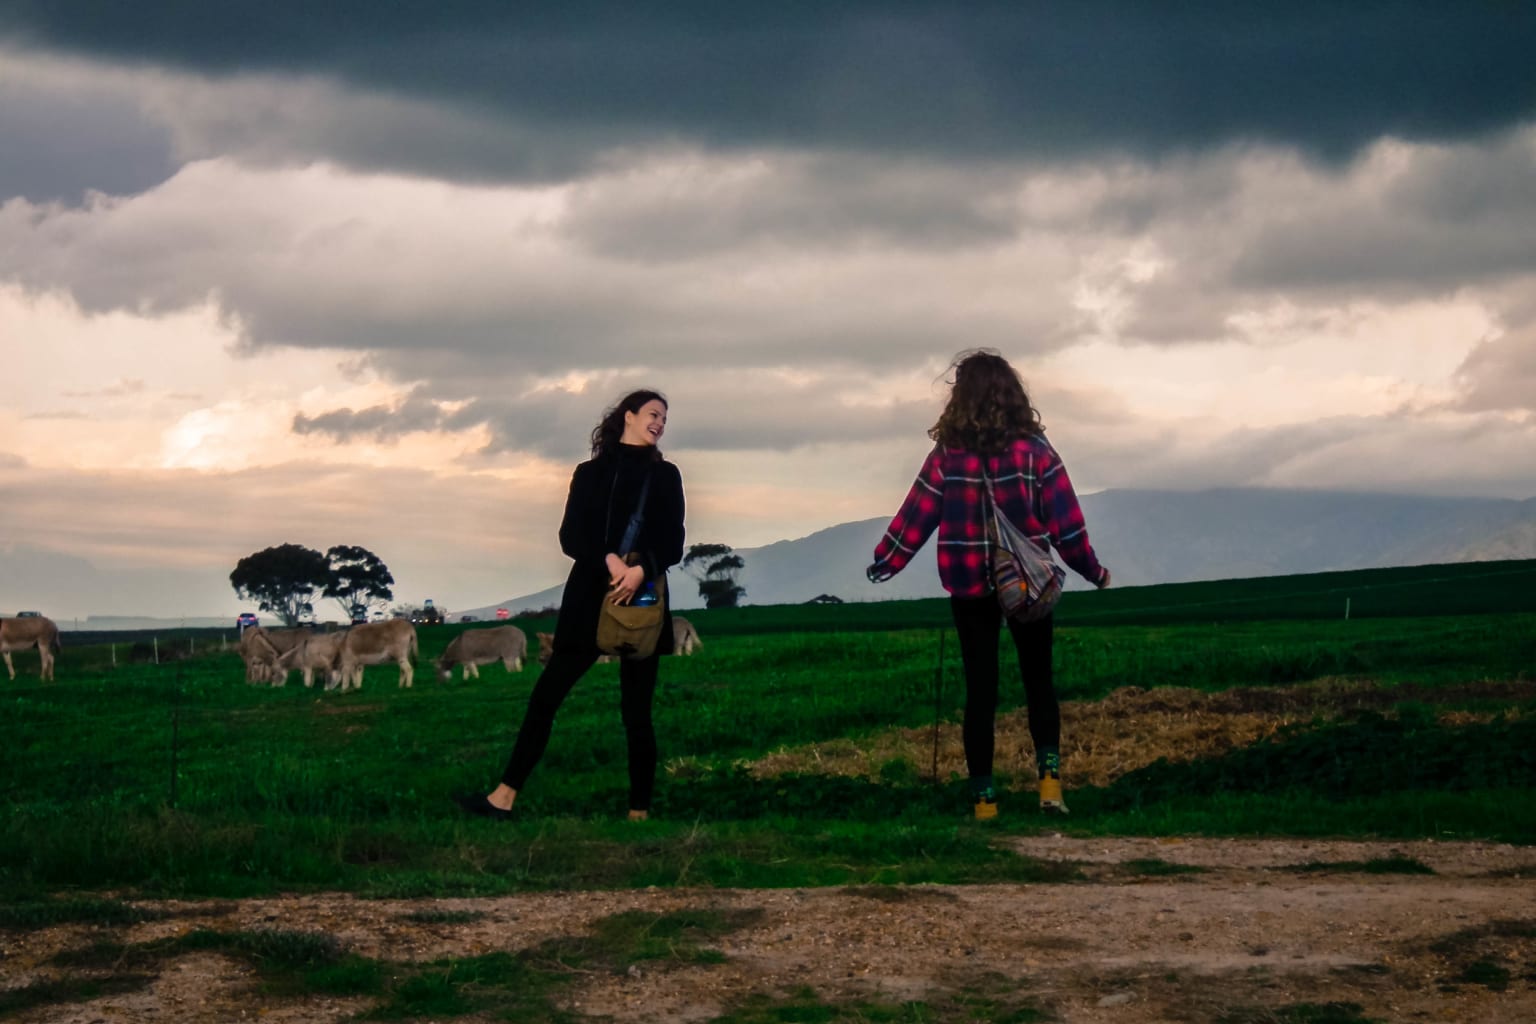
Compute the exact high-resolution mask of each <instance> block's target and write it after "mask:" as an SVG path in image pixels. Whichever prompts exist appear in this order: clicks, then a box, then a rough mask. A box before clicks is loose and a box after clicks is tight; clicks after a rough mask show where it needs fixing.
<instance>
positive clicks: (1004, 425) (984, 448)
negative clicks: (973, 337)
mask: <svg viewBox="0 0 1536 1024" xmlns="http://www.w3.org/2000/svg"><path fill="white" fill-rule="evenodd" d="M949 368H950V369H951V370H953V371H954V376H953V378H952V379H951V380H950V382H949V384H950V392H949V402H948V404H946V405H945V406H944V412H943V414H942V415H940V416H939V421H938V422H937V423H935V424H934V425H933V428H932V429H931V430H929V431H928V436H929V437H931V438H933V439H934V440H935V441H937V442H938V443H939V444H941V445H944V446H945V447H946V448H961V449H964V450H965V451H971V452H980V453H981V454H984V455H992V454H996V453H998V452H1001V451H1003V450H1004V449H1006V448H1007V447H1008V446H1009V445H1010V444H1012V443H1013V442H1014V441H1016V440H1018V439H1019V438H1021V437H1028V436H1031V435H1036V436H1038V435H1041V434H1044V433H1045V427H1044V426H1042V425H1041V423H1040V413H1039V412H1038V411H1037V410H1036V409H1035V407H1034V406H1033V405H1031V404H1030V401H1029V396H1028V395H1027V394H1025V393H1024V384H1023V382H1022V381H1020V380H1019V375H1018V373H1017V372H1016V371H1015V370H1014V368H1013V367H1012V366H1011V365H1009V363H1008V360H1006V359H1004V358H1003V357H1002V356H1001V355H999V354H998V353H997V352H995V351H994V350H992V349H989V348H977V349H967V350H966V351H964V352H961V353H960V354H959V355H957V356H955V358H954V361H953V362H951V363H950V364H949Z"/></svg>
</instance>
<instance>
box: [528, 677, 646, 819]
mask: <svg viewBox="0 0 1536 1024" xmlns="http://www.w3.org/2000/svg"><path fill="white" fill-rule="evenodd" d="M596 662H597V651H595V650H594V651H591V652H590V653H582V654H572V653H562V652H560V651H556V652H555V653H554V654H553V655H551V656H550V659H549V664H548V665H545V666H544V671H543V672H542V673H540V674H539V680H538V682H536V683H534V684H533V693H531V694H530V695H529V696H528V711H527V712H526V713H525V714H524V715H523V726H522V728H521V729H519V730H518V732H517V742H516V743H514V744H513V745H512V756H511V757H510V758H508V759H507V770H506V771H504V772H502V773H501V781H502V782H505V783H506V784H507V785H509V786H511V787H512V788H513V789H517V790H521V789H522V788H523V784H524V783H525V782H527V781H528V776H529V774H530V773H531V772H532V771H533V766H534V765H536V764H538V763H539V758H541V757H543V756H544V749H545V748H546V747H548V746H549V734H550V731H551V730H552V729H553V728H554V725H555V712H557V711H559V710H560V705H561V704H563V703H565V698H566V697H567V695H569V694H570V692H571V687H573V686H575V685H576V681H577V680H578V679H580V678H581V677H582V676H583V675H585V674H586V672H587V669H589V668H591V667H592V666H593V665H594V664H596ZM660 664H661V656H660V655H652V656H651V657H649V658H645V659H643V660H640V661H630V660H629V659H627V658H626V659H622V660H621V661H620V662H619V712H620V716H621V717H622V719H623V721H624V736H625V740H626V741H627V743H628V745H629V808H630V810H633V811H648V810H650V809H651V794H652V793H653V792H654V791H655V788H656V728H655V726H654V725H652V723H651V703H652V701H653V699H654V698H655V696H656V670H657V668H658V666H659V665H660Z"/></svg>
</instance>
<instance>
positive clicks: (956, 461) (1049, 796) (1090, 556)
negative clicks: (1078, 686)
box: [866, 349, 1109, 820]
mask: <svg viewBox="0 0 1536 1024" xmlns="http://www.w3.org/2000/svg"><path fill="white" fill-rule="evenodd" d="M952 368H953V370H954V383H953V385H952V387H951V389H950V395H949V402H948V404H947V405H946V406H945V408H944V413H943V415H941V416H940V417H939V422H938V423H936V424H934V426H933V429H931V430H929V431H928V436H929V437H931V438H933V440H934V441H935V442H936V443H935V445H934V448H933V451H932V452H930V453H929V454H928V458H927V459H926V460H924V462H923V468H922V469H921V470H919V471H918V474H917V480H916V481H914V482H913V484H912V490H911V491H909V492H908V493H907V500H906V501H904V502H902V505H901V509H900V511H898V512H897V513H896V518H894V519H892V520H891V525H890V526H889V527H888V528H887V529H886V531H885V536H884V537H883V538H882V539H881V541H880V544H879V546H877V547H876V548H875V560H874V563H873V564H872V565H870V567H869V568H868V569H867V570H866V573H867V575H868V576H869V578H870V580H871V581H873V582H875V583H880V582H883V581H885V580H888V579H890V578H891V577H892V576H894V575H896V574H897V573H898V572H900V571H901V570H902V569H904V568H906V566H907V563H908V562H910V561H911V560H912V557H913V556H914V555H916V554H917V552H918V549H919V548H921V547H922V546H923V544H924V543H925V542H926V541H927V540H928V537H929V536H930V535H931V534H932V533H933V531H934V530H935V529H937V530H938V531H939V542H938V548H939V553H938V554H939V580H940V581H941V582H942V583H943V584H944V589H945V590H947V591H949V594H950V598H949V600H950V608H951V610H952V612H953V613H954V617H955V630H956V632H958V633H959V635H960V660H961V662H962V664H963V665H964V666H965V725H964V736H965V762H966V768H967V769H968V770H969V772H970V776H971V786H972V788H973V790H974V793H975V798H976V817H977V818H979V819H983V820H985V819H989V818H995V817H996V816H997V796H996V792H995V790H994V789H993V785H992V753H993V748H994V745H995V740H994V722H995V719H996V717H997V688H998V666H997V638H998V633H999V632H1000V630H1001V628H1002V618H1003V616H1002V608H1001V607H1000V606H999V605H998V602H997V596H996V594H995V593H994V592H993V588H992V580H991V574H990V572H989V571H988V570H989V568H990V557H989V556H990V554H991V552H990V550H989V546H988V541H987V533H986V519H985V513H986V502H985V495H986V485H985V483H984V482H983V476H982V473H983V470H985V472H986V475H987V476H988V477H990V478H991V480H992V487H993V492H994V494H995V495H996V498H997V504H998V508H999V509H1000V510H1001V512H1002V513H1003V514H1004V515H1005V516H1007V517H1008V519H1009V520H1010V521H1011V522H1013V523H1014V524H1015V525H1016V526H1018V527H1019V528H1020V529H1022V530H1023V531H1024V532H1025V533H1026V534H1028V535H1029V538H1030V540H1031V541H1033V542H1034V543H1035V544H1037V545H1039V547H1040V549H1041V550H1042V551H1044V552H1046V553H1047V554H1049V553H1050V549H1051V548H1053V547H1054V548H1055V549H1056V550H1057V552H1058V553H1060V555H1061V559H1062V561H1064V562H1066V564H1067V565H1068V566H1070V567H1071V568H1072V569H1073V570H1075V571H1076V572H1077V573H1078V575H1080V576H1082V577H1083V578H1084V579H1086V580H1088V581H1089V582H1090V583H1092V584H1094V585H1095V586H1098V587H1100V588H1103V587H1107V586H1109V570H1108V569H1106V568H1104V567H1103V566H1102V565H1100V564H1099V560H1098V558H1097V557H1096V556H1095V555H1094V553H1093V546H1092V545H1091V544H1089V543H1088V529H1087V527H1086V526H1085V525H1084V524H1083V512H1082V509H1081V508H1079V507H1078V504H1077V496H1076V495H1075V494H1073V493H1072V481H1071V480H1070V479H1068V477H1067V469H1066V467H1065V466H1064V465H1062V462H1061V457H1060V456H1059V455H1057V454H1056V450H1055V449H1054V448H1052V447H1051V445H1050V442H1049V441H1047V440H1046V439H1045V432H1044V430H1043V428H1042V427H1041V425H1040V414H1039V413H1038V412H1037V411H1036V410H1035V408H1034V406H1032V405H1031V404H1030V402H1029V396H1028V395H1026V394H1025V393H1024V385H1023V384H1022V383H1020V381H1019V375H1018V373H1016V372H1015V371H1014V369H1013V367H1012V366H1010V365H1009V363H1008V361H1007V360H1006V359H1004V358H1003V357H1002V356H1000V355H998V354H997V353H996V352H993V351H990V350H984V349H983V350H975V351H969V352H962V353H960V355H958V356H956V357H955V362H954V363H953V364H952ZM1051 620H1052V616H1050V615H1047V616H1045V617H1044V618H1042V619H1038V620H1036V621H1034V622H1028V623H1019V622H1014V621H1012V620H1009V622H1008V632H1009V633H1010V634H1012V636H1013V646H1014V649H1015V650H1016V651H1017V653H1018V658H1019V672H1020V673H1021V674H1022V675H1023V677H1024V696H1025V700H1026V701H1027V703H1028V708H1029V734H1030V738H1031V739H1033V740H1034V744H1035V758H1036V762H1037V767H1038V769H1039V774H1040V809H1041V810H1043V811H1047V812H1054V813H1059V814H1065V813H1066V811H1067V805H1066V803H1065V802H1064V801H1063V799H1062V792H1061V712H1060V709H1059V707H1058V705H1057V702H1056V688H1055V686H1054V684H1053V683H1052V680H1051V635H1052V621H1051Z"/></svg>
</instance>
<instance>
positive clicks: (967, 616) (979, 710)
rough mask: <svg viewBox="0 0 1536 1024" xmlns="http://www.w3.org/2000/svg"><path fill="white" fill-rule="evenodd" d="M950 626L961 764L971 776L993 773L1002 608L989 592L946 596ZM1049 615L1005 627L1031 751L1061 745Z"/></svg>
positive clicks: (1011, 623)
mask: <svg viewBox="0 0 1536 1024" xmlns="http://www.w3.org/2000/svg"><path fill="white" fill-rule="evenodd" d="M949 606H950V610H951V611H952V612H953V613H954V616H955V631H956V632H957V633H959V634H960V661H961V663H962V664H963V665H964V666H965V726H964V732H963V735H964V737H965V766H966V768H967V770H969V771H970V773H971V778H973V779H974V778H980V777H982V776H986V775H991V774H992V752H993V750H994V748H995V746H996V739H995V737H994V735H993V732H994V726H995V723H996V720H997V687H998V670H997V639H998V634H999V633H1000V632H1001V631H1002V622H1003V610H1002V608H1001V607H999V606H998V603H997V598H996V597H995V596H993V595H990V594H989V595H987V596H986V597H951V598H950V599H949ZM1052 619H1053V616H1050V615H1047V616H1046V617H1045V618H1043V619H1040V620H1038V621H1035V622H1026V623H1018V622H1013V621H1012V620H1010V621H1009V622H1008V632H1009V633H1010V634H1011V635H1012V636H1013V647H1014V650H1015V651H1016V652H1017V654H1018V658H1019V674H1020V675H1021V676H1023V677H1024V700H1025V701H1026V703H1027V704H1028V707H1029V735H1030V738H1031V739H1033V740H1034V741H1035V753H1036V756H1037V757H1038V756H1039V753H1040V751H1042V750H1046V749H1052V750H1055V749H1057V748H1058V747H1060V746H1061V707H1060V705H1059V704H1057V702H1056V687H1055V684H1054V682H1053V680H1052V677H1051V637H1052Z"/></svg>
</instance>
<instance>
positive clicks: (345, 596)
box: [324, 544, 395, 620]
mask: <svg viewBox="0 0 1536 1024" xmlns="http://www.w3.org/2000/svg"><path fill="white" fill-rule="evenodd" d="M325 559H326V565H327V567H328V572H329V577H330V578H329V579H328V580H327V582H326V584H325V595H324V596H326V597H329V598H332V599H334V600H335V601H336V603H337V604H339V605H341V610H342V613H343V614H345V615H346V617H347V618H348V619H349V620H351V619H356V618H358V617H359V616H366V615H367V614H368V609H369V608H370V607H372V606H374V605H377V606H379V607H380V608H382V607H384V606H385V605H387V604H388V603H389V602H390V601H392V600H394V597H395V592H394V591H393V590H392V589H391V587H392V586H393V584H394V582H395V577H394V576H393V575H391V574H390V571H389V566H387V565H385V564H384V562H383V560H382V559H380V558H379V556H378V555H376V554H374V553H373V552H372V551H369V550H368V549H367V548H363V547H357V546H356V545H348V544H337V545H335V546H333V547H331V548H330V549H329V550H327V551H326V553H325Z"/></svg>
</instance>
